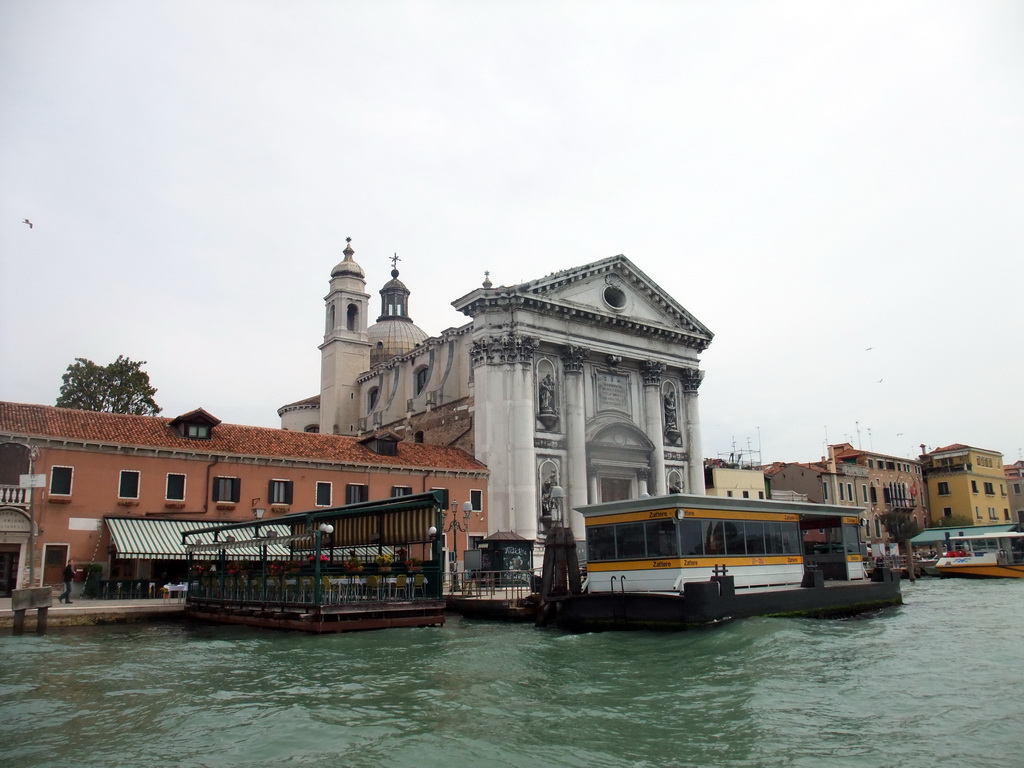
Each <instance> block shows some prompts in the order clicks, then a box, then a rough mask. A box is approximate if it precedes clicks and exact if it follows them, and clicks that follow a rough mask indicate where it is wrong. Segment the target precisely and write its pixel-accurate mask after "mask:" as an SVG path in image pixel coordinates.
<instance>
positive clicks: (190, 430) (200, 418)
mask: <svg viewBox="0 0 1024 768" xmlns="http://www.w3.org/2000/svg"><path fill="white" fill-rule="evenodd" d="M218 424H220V419H218V418H217V417H216V416H212V415H211V414H209V413H207V412H206V411H204V410H203V409H202V408H197V409H196V410H194V411H192V412H190V413H184V414H182V415H181V416H178V417H177V418H175V419H173V420H172V421H171V423H170V427H171V429H173V430H175V431H176V432H177V433H178V434H179V435H181V436H182V437H184V438H186V439H187V440H209V439H210V437H211V435H212V434H213V428H214V427H216V426H217V425H218Z"/></svg>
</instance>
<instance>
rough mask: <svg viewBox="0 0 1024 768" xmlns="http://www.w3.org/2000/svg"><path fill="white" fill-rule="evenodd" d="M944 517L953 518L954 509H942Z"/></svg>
mask: <svg viewBox="0 0 1024 768" xmlns="http://www.w3.org/2000/svg"><path fill="white" fill-rule="evenodd" d="M942 516H943V517H952V516H953V508H952V507H943V508H942Z"/></svg>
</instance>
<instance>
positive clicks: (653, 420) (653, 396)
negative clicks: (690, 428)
mask: <svg viewBox="0 0 1024 768" xmlns="http://www.w3.org/2000/svg"><path fill="white" fill-rule="evenodd" d="M640 371H641V373H642V374H643V379H644V417H645V418H644V430H645V431H646V432H647V437H649V438H650V440H651V442H652V443H654V448H653V450H652V451H651V478H650V483H649V485H648V487H649V488H650V490H649V491H648V493H650V494H651V495H652V496H661V495H662V494H664V493H665V435H664V431H665V428H664V425H663V423H662V413H661V374H662V373H664V371H665V364H664V363H659V362H657V361H655V360H645V361H644V362H643V363H641V365H640Z"/></svg>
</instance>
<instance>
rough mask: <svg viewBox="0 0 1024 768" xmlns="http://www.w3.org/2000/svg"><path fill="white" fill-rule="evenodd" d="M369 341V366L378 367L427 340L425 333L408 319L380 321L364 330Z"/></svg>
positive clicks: (394, 318) (395, 318)
mask: <svg viewBox="0 0 1024 768" xmlns="http://www.w3.org/2000/svg"><path fill="white" fill-rule="evenodd" d="M366 335H367V336H368V337H369V339H370V365H378V364H380V363H383V362H384V361H386V360H389V359H391V358H392V357H394V356H395V355H404V354H405V353H406V352H411V351H412V350H413V348H414V347H415V346H416V345H417V344H420V343H421V342H423V341H424V340H425V339H427V338H428V336H427V332H426V331H424V330H423V329H422V328H420V327H419V326H418V325H416V324H415V323H414V322H413V321H412V320H410V319H409V318H407V317H405V318H397V317H393V318H391V319H388V320H381V321H380V322H377V323H374V324H373V325H371V326H370V327H369V328H367V329H366Z"/></svg>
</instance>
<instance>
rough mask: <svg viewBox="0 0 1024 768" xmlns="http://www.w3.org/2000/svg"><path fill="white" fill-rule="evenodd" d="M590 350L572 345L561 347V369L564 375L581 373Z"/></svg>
mask: <svg viewBox="0 0 1024 768" xmlns="http://www.w3.org/2000/svg"><path fill="white" fill-rule="evenodd" d="M589 355H590V350H589V349H587V348H586V347H577V346H575V345H573V344H569V345H567V346H564V347H562V367H563V369H564V370H565V372H566V373H583V362H584V361H585V360H586V359H587V357H589Z"/></svg>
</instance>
